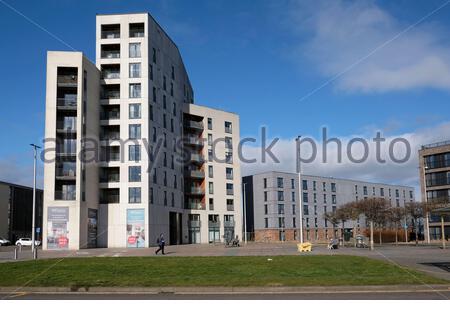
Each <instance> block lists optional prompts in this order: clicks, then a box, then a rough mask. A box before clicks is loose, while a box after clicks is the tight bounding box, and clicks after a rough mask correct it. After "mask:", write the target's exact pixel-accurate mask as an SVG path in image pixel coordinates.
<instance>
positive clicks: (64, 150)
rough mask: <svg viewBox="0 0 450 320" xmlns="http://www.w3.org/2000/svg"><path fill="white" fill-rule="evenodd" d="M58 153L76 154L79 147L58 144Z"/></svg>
mask: <svg viewBox="0 0 450 320" xmlns="http://www.w3.org/2000/svg"><path fill="white" fill-rule="evenodd" d="M56 154H57V155H71V156H74V155H76V154H77V148H76V147H71V148H69V147H64V146H58V145H57V146H56Z"/></svg>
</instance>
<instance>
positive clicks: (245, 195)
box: [243, 183, 247, 244]
mask: <svg viewBox="0 0 450 320" xmlns="http://www.w3.org/2000/svg"><path fill="white" fill-rule="evenodd" d="M246 184H247V183H243V186H244V197H243V201H244V242H245V244H247V208H246V201H245V200H246V198H247V194H246V193H245V186H246Z"/></svg>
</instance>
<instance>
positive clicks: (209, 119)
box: [208, 118, 212, 130]
mask: <svg viewBox="0 0 450 320" xmlns="http://www.w3.org/2000/svg"><path fill="white" fill-rule="evenodd" d="M208 130H212V119H211V118H208Z"/></svg>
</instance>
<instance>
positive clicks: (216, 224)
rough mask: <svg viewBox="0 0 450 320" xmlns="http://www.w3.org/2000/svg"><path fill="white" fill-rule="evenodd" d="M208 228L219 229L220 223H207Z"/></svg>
mask: <svg viewBox="0 0 450 320" xmlns="http://www.w3.org/2000/svg"><path fill="white" fill-rule="evenodd" d="M208 228H220V221H208Z"/></svg>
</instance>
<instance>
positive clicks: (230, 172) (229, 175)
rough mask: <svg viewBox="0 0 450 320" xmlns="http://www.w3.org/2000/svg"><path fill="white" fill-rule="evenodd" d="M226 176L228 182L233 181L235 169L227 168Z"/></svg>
mask: <svg viewBox="0 0 450 320" xmlns="http://www.w3.org/2000/svg"><path fill="white" fill-rule="evenodd" d="M225 175H226V178H227V180H233V178H234V177H233V168H225Z"/></svg>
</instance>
